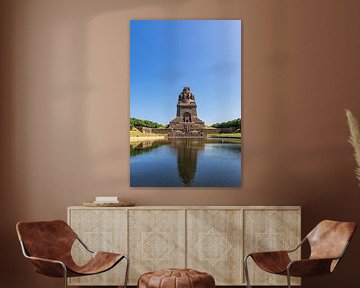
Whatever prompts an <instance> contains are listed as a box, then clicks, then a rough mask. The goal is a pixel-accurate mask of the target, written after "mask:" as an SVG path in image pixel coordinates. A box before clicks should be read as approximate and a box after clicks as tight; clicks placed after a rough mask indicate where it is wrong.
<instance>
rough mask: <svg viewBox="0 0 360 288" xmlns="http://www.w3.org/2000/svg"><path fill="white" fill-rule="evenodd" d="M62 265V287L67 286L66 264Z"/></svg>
mask: <svg viewBox="0 0 360 288" xmlns="http://www.w3.org/2000/svg"><path fill="white" fill-rule="evenodd" d="M62 267H63V269H64V287H65V288H67V287H68V285H67V270H66V266H65V265H63V264H62Z"/></svg>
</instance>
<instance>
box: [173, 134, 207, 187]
mask: <svg viewBox="0 0 360 288" xmlns="http://www.w3.org/2000/svg"><path fill="white" fill-rule="evenodd" d="M169 142H170V147H172V148H174V149H176V151H177V169H178V172H179V176H180V177H181V179H182V180H183V183H184V186H191V183H192V180H193V179H194V176H195V173H196V166H197V157H198V153H199V151H201V150H203V149H204V148H205V140H204V139H203V138H196V139H191V138H174V139H169Z"/></svg>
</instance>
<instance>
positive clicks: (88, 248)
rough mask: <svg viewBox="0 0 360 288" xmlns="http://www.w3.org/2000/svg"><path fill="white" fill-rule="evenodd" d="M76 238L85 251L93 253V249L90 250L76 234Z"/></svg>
mask: <svg viewBox="0 0 360 288" xmlns="http://www.w3.org/2000/svg"><path fill="white" fill-rule="evenodd" d="M76 240H78V241H79V242H80V243H81V245H82V246H83V247H84V248H85V249H86V250H87V251H89V252H90V253H95V252H94V251H92V250H90V248H89V247H88V246H87V245H86V244H85V243H84V242H83V241H82V240H81V239H80V237H79V236H78V235H76Z"/></svg>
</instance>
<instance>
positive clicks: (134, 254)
mask: <svg viewBox="0 0 360 288" xmlns="http://www.w3.org/2000/svg"><path fill="white" fill-rule="evenodd" d="M184 231H185V210H165V209H159V210H156V209H155V210H154V209H151V210H148V209H141V210H140V209H134V210H129V256H130V259H131V266H130V267H131V269H130V275H129V276H130V277H129V281H130V284H136V283H137V280H138V278H139V276H140V275H141V274H143V273H145V272H149V271H155V270H159V269H165V268H184V267H185V233H184Z"/></svg>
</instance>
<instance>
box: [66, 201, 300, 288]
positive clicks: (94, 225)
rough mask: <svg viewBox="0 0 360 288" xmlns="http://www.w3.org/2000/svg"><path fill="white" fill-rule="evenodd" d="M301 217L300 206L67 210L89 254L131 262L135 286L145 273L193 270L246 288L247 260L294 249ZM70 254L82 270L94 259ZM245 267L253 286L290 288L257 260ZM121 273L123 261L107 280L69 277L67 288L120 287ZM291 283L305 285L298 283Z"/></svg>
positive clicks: (81, 251)
mask: <svg viewBox="0 0 360 288" xmlns="http://www.w3.org/2000/svg"><path fill="white" fill-rule="evenodd" d="M300 217H301V211H300V209H298V208H297V207H269V206H266V207H251V206H236V207H235V206H234V207H214V206H213V207H205V206H203V207H181V206H180V207H161V208H158V207H134V208H84V207H71V208H69V209H68V223H69V224H70V226H71V227H72V228H73V229H74V230H75V232H76V233H77V234H78V235H79V236H80V238H81V239H82V240H84V242H85V243H86V244H87V245H88V246H89V247H90V249H92V250H102V251H110V252H124V253H127V254H128V255H129V256H130V260H131V265H130V270H129V284H130V285H136V283H137V280H138V278H139V276H140V275H141V274H143V273H145V272H147V271H154V270H158V269H164V268H171V267H173V268H184V267H188V268H193V269H196V270H199V271H206V272H209V273H210V274H212V275H213V276H214V278H215V281H216V284H217V285H218V286H222V285H224V286H225V285H231V286H236V285H242V286H243V285H244V284H245V280H244V275H243V258H244V255H246V254H248V253H250V252H257V251H264V250H283V249H289V248H293V247H295V246H296V245H297V244H298V243H299V241H300V237H301V235H300V233H301V231H300V220H301V219H300ZM72 255H73V257H74V260H75V262H76V263H77V264H79V265H81V264H83V263H85V262H87V260H88V259H89V253H88V252H87V251H86V250H85V249H82V247H81V245H79V243H78V242H75V243H74V245H73V247H72ZM296 258H300V250H299V251H298V252H297V253H296V254H295V255H293V257H292V259H296ZM248 263H249V272H250V275H249V276H250V280H251V283H252V284H254V285H259V286H260V285H261V286H263V285H266V286H270V285H274V286H279V285H284V284H286V277H282V276H278V275H273V274H269V273H265V272H263V271H262V270H260V269H259V268H258V267H257V266H256V265H254V263H253V261H252V260H250V261H249V262H248ZM124 272H125V261H124V262H122V263H120V265H118V266H117V267H115V269H112V270H110V271H108V272H105V273H102V274H98V275H93V276H87V277H75V278H70V279H69V284H70V285H76V286H82V285H86V286H114V285H115V286H119V285H121V284H122V283H123V276H124ZM292 283H293V284H294V285H299V284H300V283H301V282H300V281H299V279H298V278H295V279H292Z"/></svg>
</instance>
